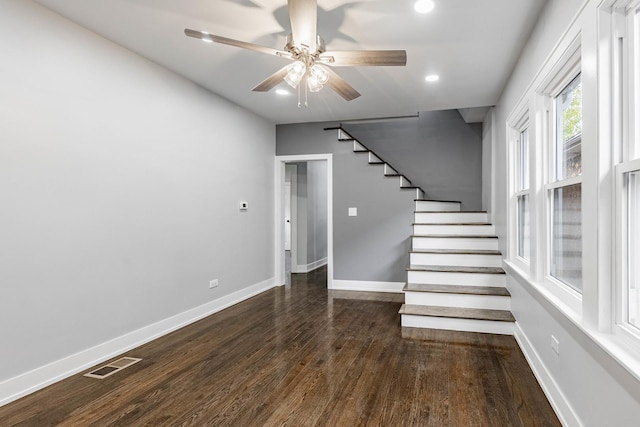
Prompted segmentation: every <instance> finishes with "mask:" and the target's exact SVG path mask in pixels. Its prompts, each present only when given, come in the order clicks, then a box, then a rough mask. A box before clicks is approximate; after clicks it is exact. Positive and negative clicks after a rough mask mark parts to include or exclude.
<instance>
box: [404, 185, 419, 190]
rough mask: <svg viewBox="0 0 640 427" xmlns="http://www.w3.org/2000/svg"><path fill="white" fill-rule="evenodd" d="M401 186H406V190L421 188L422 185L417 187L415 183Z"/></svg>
mask: <svg viewBox="0 0 640 427" xmlns="http://www.w3.org/2000/svg"><path fill="white" fill-rule="evenodd" d="M400 188H404V189H405V190H415V189H416V188H420V187H416V186H415V185H408V186H404V187H400Z"/></svg>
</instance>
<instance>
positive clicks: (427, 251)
mask: <svg viewBox="0 0 640 427" xmlns="http://www.w3.org/2000/svg"><path fill="white" fill-rule="evenodd" d="M409 253H416V254H454V255H458V254H462V255H502V252H500V251H494V250H491V249H414V250H411V251H409Z"/></svg>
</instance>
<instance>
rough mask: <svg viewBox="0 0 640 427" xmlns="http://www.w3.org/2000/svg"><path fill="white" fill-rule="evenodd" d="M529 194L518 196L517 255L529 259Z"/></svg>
mask: <svg viewBox="0 0 640 427" xmlns="http://www.w3.org/2000/svg"><path fill="white" fill-rule="evenodd" d="M529 238H530V234H529V195H528V194H523V195H522V196H518V256H519V257H522V258H526V259H529V257H530V251H531V247H530V245H529Z"/></svg>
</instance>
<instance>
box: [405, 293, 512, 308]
mask: <svg viewBox="0 0 640 427" xmlns="http://www.w3.org/2000/svg"><path fill="white" fill-rule="evenodd" d="M404 298H405V304H411V305H432V306H433V305H435V306H440V307H460V308H486V309H491V310H511V298H510V297H505V296H498V295H470V294H447V293H442V292H411V291H405V294H404Z"/></svg>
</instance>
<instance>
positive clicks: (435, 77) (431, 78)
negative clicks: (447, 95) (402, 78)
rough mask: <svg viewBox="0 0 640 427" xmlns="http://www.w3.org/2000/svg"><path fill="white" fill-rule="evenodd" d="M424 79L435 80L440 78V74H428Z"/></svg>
mask: <svg viewBox="0 0 640 427" xmlns="http://www.w3.org/2000/svg"><path fill="white" fill-rule="evenodd" d="M424 79H425V80H426V81H428V82H437V81H438V80H440V76H438V75H437V74H430V75H428V76H427V77H425V78H424Z"/></svg>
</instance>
